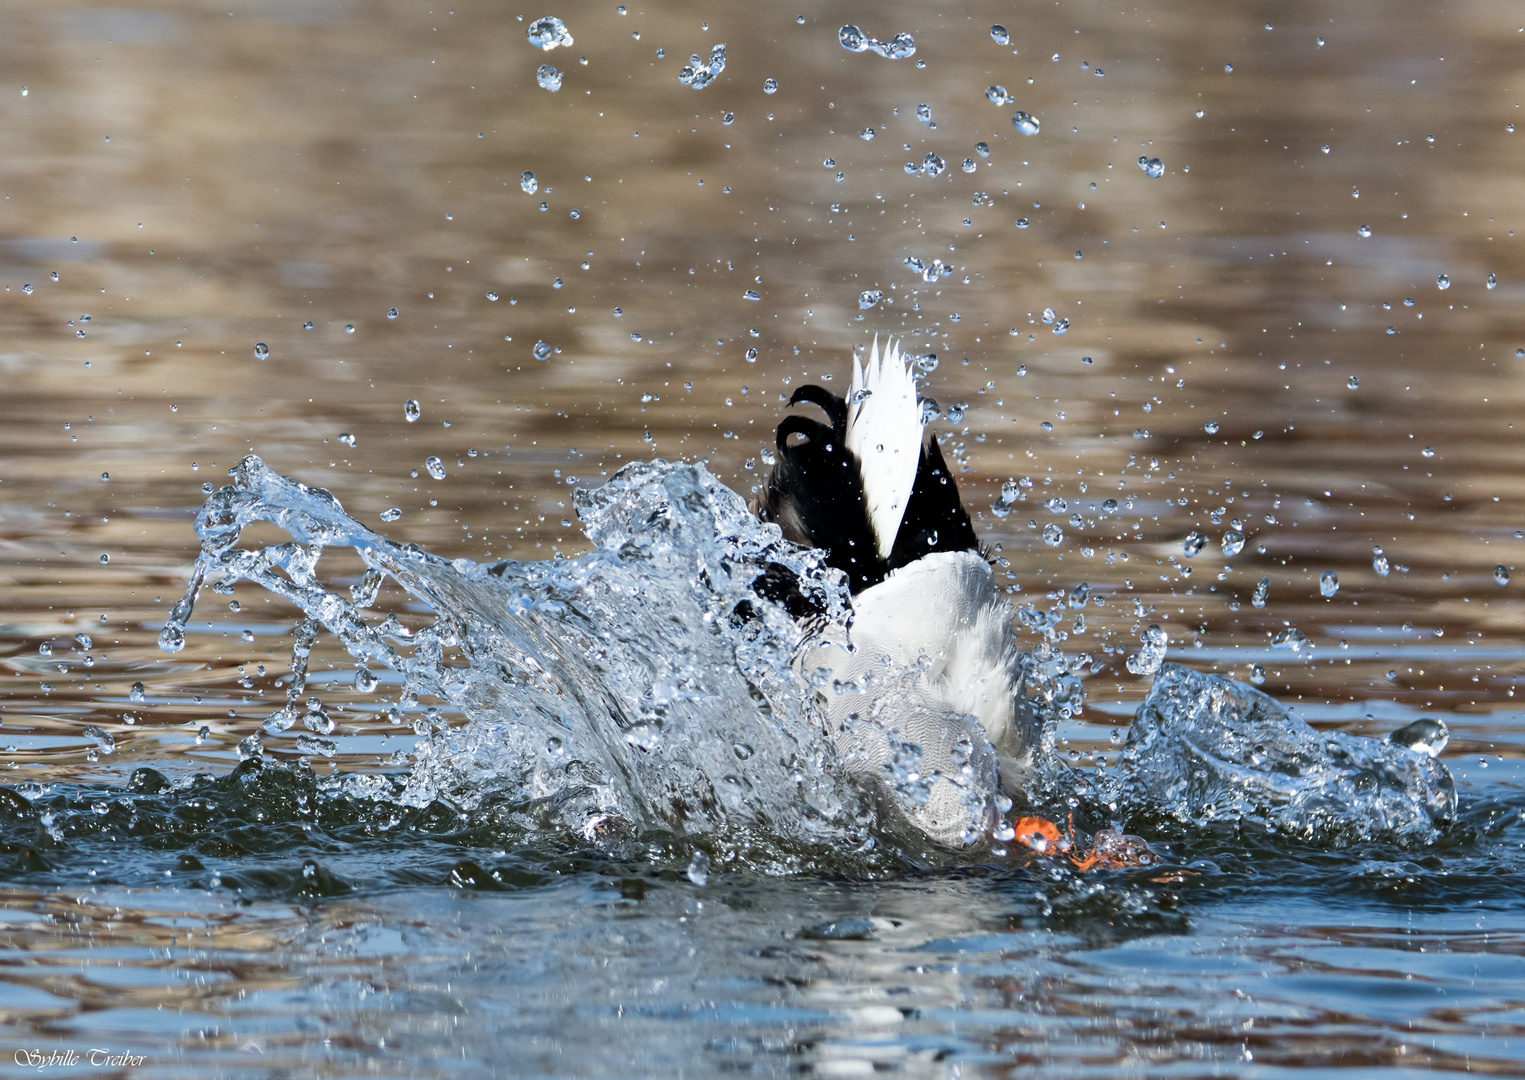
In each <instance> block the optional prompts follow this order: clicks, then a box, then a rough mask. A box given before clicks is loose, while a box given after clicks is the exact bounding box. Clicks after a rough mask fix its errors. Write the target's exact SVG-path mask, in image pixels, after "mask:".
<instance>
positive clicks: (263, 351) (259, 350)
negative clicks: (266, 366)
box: [254, 341, 270, 360]
mask: <svg viewBox="0 0 1525 1080" xmlns="http://www.w3.org/2000/svg"><path fill="white" fill-rule="evenodd" d="M269 355H270V346H269V345H266V344H265V343H264V342H263V341H261V342H259V343H258V344H257V345H255V346H254V359H256V360H263V359H264V358H265V357H267V356H269Z"/></svg>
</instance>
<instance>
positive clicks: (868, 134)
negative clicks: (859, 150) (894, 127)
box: [858, 127, 875, 142]
mask: <svg viewBox="0 0 1525 1080" xmlns="http://www.w3.org/2000/svg"><path fill="white" fill-rule="evenodd" d="M874 135H875V132H874V129H873V128H871V127H867V128H864V129H863V130H862V131H860V132H858V138H860V139H862V140H863V141H864V142H869V141H870V140H872V139H873V137H874Z"/></svg>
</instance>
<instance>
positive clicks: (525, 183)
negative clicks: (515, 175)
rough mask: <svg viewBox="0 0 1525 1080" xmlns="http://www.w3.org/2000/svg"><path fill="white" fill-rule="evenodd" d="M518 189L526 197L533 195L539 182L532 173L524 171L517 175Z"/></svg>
mask: <svg viewBox="0 0 1525 1080" xmlns="http://www.w3.org/2000/svg"><path fill="white" fill-rule="evenodd" d="M519 187H520V188H521V189H522V190H523V191H524V193H525V194H526V195H533V194H535V191H536V189H537V188H539V187H540V181H539V180H536V179H535V174H534V173H532V172H530V171H528V170H525V171H524V172H522V173H520V174H519Z"/></svg>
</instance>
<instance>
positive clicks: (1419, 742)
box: [1387, 672, 1451, 758]
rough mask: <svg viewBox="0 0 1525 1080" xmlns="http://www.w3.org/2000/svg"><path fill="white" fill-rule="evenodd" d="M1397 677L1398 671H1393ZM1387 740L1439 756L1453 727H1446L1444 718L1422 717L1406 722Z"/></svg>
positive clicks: (1421, 752)
mask: <svg viewBox="0 0 1525 1080" xmlns="http://www.w3.org/2000/svg"><path fill="white" fill-rule="evenodd" d="M1393 677H1395V678H1396V672H1394V673H1393ZM1387 741H1388V742H1390V743H1392V744H1393V745H1394V746H1402V747H1404V748H1406V749H1408V750H1413V751H1414V752H1415V753H1419V754H1427V755H1428V756H1430V757H1432V758H1433V757H1439V756H1440V754H1441V751H1443V750H1444V749H1445V748H1446V743H1448V742H1450V741H1451V729H1450V728H1448V727H1446V722H1445V721H1444V720H1436V719H1431V718H1430V717H1428V716H1426V717H1421V718H1420V719H1418V720H1415V721H1414V722H1413V723H1412V724H1405V725H1403V727H1401V728H1399V729H1398V730H1397V731H1395V732H1393V733H1392V734H1391V735H1389V736H1388V737H1387Z"/></svg>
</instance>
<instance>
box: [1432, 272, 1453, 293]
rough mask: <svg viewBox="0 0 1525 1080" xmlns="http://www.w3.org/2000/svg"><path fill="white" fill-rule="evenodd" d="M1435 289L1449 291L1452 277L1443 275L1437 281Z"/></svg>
mask: <svg viewBox="0 0 1525 1080" xmlns="http://www.w3.org/2000/svg"><path fill="white" fill-rule="evenodd" d="M1435 287H1436V288H1438V289H1442V290H1444V289H1449V288H1450V287H1451V275H1449V274H1441V275H1440V276H1439V277H1438V278H1436V279H1435Z"/></svg>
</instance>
